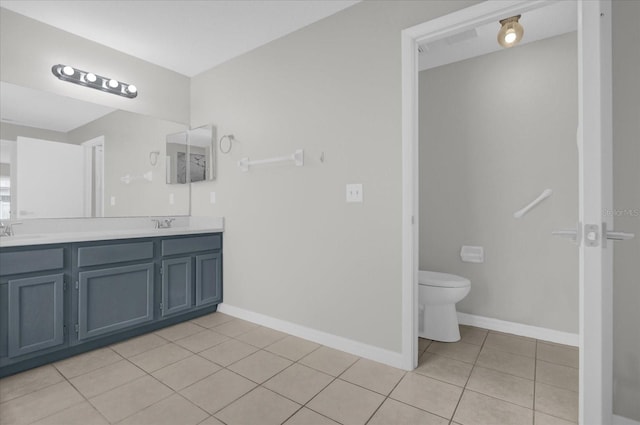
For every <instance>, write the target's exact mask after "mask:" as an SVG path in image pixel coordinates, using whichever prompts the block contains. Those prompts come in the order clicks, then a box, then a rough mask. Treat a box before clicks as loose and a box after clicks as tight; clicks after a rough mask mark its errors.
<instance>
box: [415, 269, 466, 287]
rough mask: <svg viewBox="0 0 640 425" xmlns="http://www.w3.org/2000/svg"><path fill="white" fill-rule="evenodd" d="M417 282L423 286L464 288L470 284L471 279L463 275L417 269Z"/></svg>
mask: <svg viewBox="0 0 640 425" xmlns="http://www.w3.org/2000/svg"><path fill="white" fill-rule="evenodd" d="M418 283H419V284H420V285H424V286H436V287H440V288H465V287H467V286H471V281H469V279H465V278H464V277H461V276H456V275H453V274H449V273H438V272H432V271H427V270H420V271H418Z"/></svg>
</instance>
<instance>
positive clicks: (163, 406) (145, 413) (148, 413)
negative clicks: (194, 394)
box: [118, 394, 209, 425]
mask: <svg viewBox="0 0 640 425" xmlns="http://www.w3.org/2000/svg"><path fill="white" fill-rule="evenodd" d="M208 417H209V414H208V413H207V412H205V411H204V410H202V409H200V408H199V407H197V406H195V405H194V404H192V403H190V402H188V401H187V400H185V399H184V398H183V397H181V396H180V395H178V394H174V395H172V396H170V397H168V398H165V399H164V400H161V401H159V402H158V403H156V404H153V405H151V406H149V407H147V408H146V409H144V410H141V411H139V412H138V413H136V414H134V415H132V416H129V417H128V418H127V419H125V420H124V421H122V422H119V424H118V425H176V424H180V425H195V424H198V423H200V422H201V421H202V420H204V419H206V418H208Z"/></svg>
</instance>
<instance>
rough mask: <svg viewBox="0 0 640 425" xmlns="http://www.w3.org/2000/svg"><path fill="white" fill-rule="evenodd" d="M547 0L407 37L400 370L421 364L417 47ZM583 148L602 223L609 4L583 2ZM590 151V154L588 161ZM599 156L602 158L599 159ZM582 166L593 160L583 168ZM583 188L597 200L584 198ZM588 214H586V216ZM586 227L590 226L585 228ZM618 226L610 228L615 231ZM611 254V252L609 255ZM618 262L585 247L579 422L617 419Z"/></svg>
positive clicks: (493, 5) (607, 153)
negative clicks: (614, 391) (614, 324)
mask: <svg viewBox="0 0 640 425" xmlns="http://www.w3.org/2000/svg"><path fill="white" fill-rule="evenodd" d="M552 3H553V1H544V0H535V1H531V0H509V1H501V0H498V1H495V0H490V1H486V2H483V3H480V4H478V5H475V6H471V7H468V8H465V9H462V10H459V11H456V12H453V13H451V14H448V15H445V16H442V17H439V18H436V19H434V20H431V21H428V22H425V23H422V24H419V25H416V26H413V27H411V28H407V29H405V30H403V31H402V33H401V43H402V44H401V49H402V318H401V320H402V365H403V368H404V369H407V370H412V369H414V368H415V367H417V364H418V347H417V344H418V284H417V275H418V267H419V245H418V244H419V214H418V213H419V210H418V206H419V192H418V190H419V175H418V173H419V168H418V157H419V155H418V153H419V137H418V121H419V118H418V45H419V43H424V42H428V41H429V40H436V39H441V38H444V37H447V36H449V35H453V34H456V33H459V32H462V31H465V30H468V29H471V28H474V27H477V26H479V25H482V24H485V23H488V22H497V21H498V20H499V19H501V18H503V17H504V16H512V15H516V14H519V13H524V12H527V11H530V10H533V9H537V8H540V7H544V6H547V5H550V4H552ZM576 13H577V14H578V80H579V87H578V111H579V119H578V122H579V127H578V136H577V137H578V146H580V147H581V148H580V149H579V151H580V170H581V172H580V177H579V181H580V189H579V191H580V195H579V196H580V220H581V222H586V223H596V224H598V225H601V224H602V221H603V214H602V211H604V209H603V208H602V207H603V206H607V207H609V208H610V207H611V205H612V192H613V190H612V183H611V182H612V177H611V171H612V170H611V156H612V155H611V150H612V149H611V143H612V129H611V107H612V106H611V105H612V102H611V91H612V88H611V48H612V46H611V2H610V0H598V1H583V0H578V1H577V10H576ZM584 146H588V147H589V148H590V149H589V151H590V152H589V155H588V157H587V158H585V156H584V155H583V151H584V149H583V147H584ZM598 149H599V152H596V153H595V154H594V152H595V151H596V150H598ZM583 161H588V162H587V163H586V164H587V165H588V166H587V167H585V164H584V163H583ZM584 187H590V188H595V189H596V190H595V191H594V192H597V195H596V196H593V197H591V196H589V197H588V198H589V199H584V198H585V197H584V196H583V194H584V190H583V188H584ZM585 211H589V212H588V214H583V213H584V212H585ZM583 220H586V221H583ZM611 224H612V223H607V225H608V227H609V228H611ZM607 251H608V252H607ZM612 267H613V266H612V257H611V249H608V250H603V249H602V246H600V247H599V248H598V249H594V248H585V246H584V243H581V245H580V271H579V275H580V283H579V284H580V297H579V298H580V300H579V303H580V307H579V309H580V313H579V315H580V318H579V323H580V325H579V342H580V345H579V348H580V365H579V367H580V372H579V374H580V395H579V418H580V419H579V420H580V423H585V422H593V423H602V424H609V423H611V420H612V414H613V412H612V359H613V355H612V343H613V341H612V338H611V334H612V310H613V307H612V303H613V301H612V296H611V289H610V288H611V280H612Z"/></svg>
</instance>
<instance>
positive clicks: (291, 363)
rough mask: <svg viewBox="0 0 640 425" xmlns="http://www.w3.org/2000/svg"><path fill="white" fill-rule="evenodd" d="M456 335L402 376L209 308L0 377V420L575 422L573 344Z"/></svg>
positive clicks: (68, 423) (423, 353) (425, 344)
mask: <svg viewBox="0 0 640 425" xmlns="http://www.w3.org/2000/svg"><path fill="white" fill-rule="evenodd" d="M461 334H462V340H461V341H460V342H458V343H453V344H451V343H449V344H447V343H439V342H431V341H428V340H424V339H421V340H420V344H419V346H420V361H419V367H418V368H417V369H416V370H415V371H413V372H405V371H402V370H399V369H395V368H392V367H389V366H385V365H382V364H379V363H376V362H372V361H370V360H366V359H363V358H359V357H357V356H353V355H351V354H347V353H344V352H341V351H337V350H333V349H331V348H328V347H324V346H321V345H318V344H315V343H313V342H310V341H306V340H303V339H300V338H296V337H293V336H290V335H287V334H284V333H281V332H277V331H274V330H271V329H268V328H265V327H260V326H257V325H255V324H252V323H249V322H245V321H243V320H239V319H234V318H232V317H230V316H227V315H224V314H222V313H213V314H210V315H208V316H204V317H200V318H197V319H194V320H192V321H189V322H184V323H181V324H179V325H176V326H173V327H170V328H166V329H162V330H159V331H157V332H155V333H150V334H147V335H143V336H140V337H137V338H133V339H130V340H128V341H125V342H122V343H119V344H116V345H112V346H110V347H105V348H101V349H98V350H94V351H91V352H89V353H85V354H81V355H79V356H76V357H73V358H70V359H66V360H63V361H60V362H57V363H54V364H51V365H46V366H42V367H40V368H37V369H33V370H30V371H26V372H23V373H20V374H17V375H14V376H11V377H7V378H4V379H2V380H0V424H3V425H4V424H6V425H9V424H32V423H35V424H60V425H73V424H82V425H91V424H109V423H112V424H115V423H117V424H153V425H159V424H171V425H174V424H175V425H189V424H193V425H195V424H203V425H204V424H208V425H213V424H244V425H252V424H259V425H269V424H283V423H284V424H287V425H311V424H320V425H323V424H344V425H347V424H370V425H396V424H424V425H430V424H443V425H446V424H461V425H472V424H473V425H482V424H490V425H497V424H509V425H517V424H528V425H534V424H535V425H561V424H570V423H575V422H577V415H578V408H577V406H578V393H577V391H578V369H577V365H578V351H577V349H576V348H573V347H566V346H561V345H557V344H550V343H546V342H542V341H536V340H534V339H529V338H522V337H517V336H513V335H508V334H502V333H498V332H493V331H486V330H484V329H479V328H472V327H467V326H462V327H461Z"/></svg>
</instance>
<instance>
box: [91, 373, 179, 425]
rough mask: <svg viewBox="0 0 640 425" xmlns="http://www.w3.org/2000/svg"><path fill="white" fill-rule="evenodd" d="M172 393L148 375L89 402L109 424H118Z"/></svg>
mask: <svg viewBox="0 0 640 425" xmlns="http://www.w3.org/2000/svg"><path fill="white" fill-rule="evenodd" d="M171 393H172V391H171V390H170V389H169V388H168V387H166V386H165V385H163V384H161V383H160V382H158V381H156V380H155V379H153V378H152V377H151V376H148V375H147V376H143V377H142V378H138V379H136V380H135V381H132V382H129V383H128V384H125V385H122V386H120V387H118V388H114V389H112V390H111V391H108V392H106V393H103V394H100V395H99V396H96V397H94V398H91V399H89V401H90V402H91V404H93V406H94V407H95V408H96V409H98V411H99V412H100V413H101V414H102V415H103V416H104V417H105V418H107V420H109V422H117V421H120V420H122V419H124V418H126V417H127V416H130V415H132V414H134V413H136V412H138V411H140V410H142V409H144V408H146V407H148V406H151V405H152V404H154V403H156V402H158V401H160V400H162V399H163V398H166V397H168V396H170V395H171Z"/></svg>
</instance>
